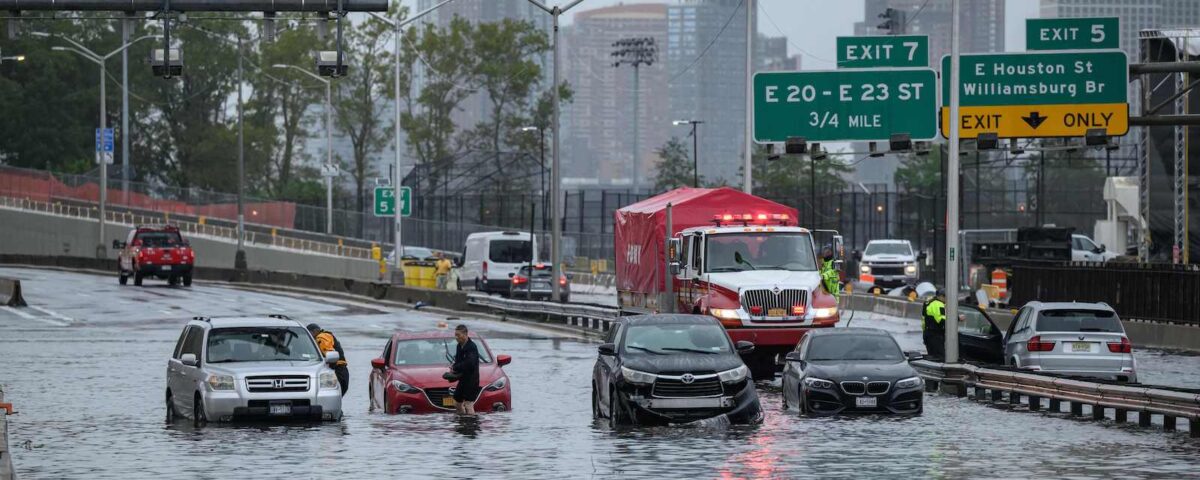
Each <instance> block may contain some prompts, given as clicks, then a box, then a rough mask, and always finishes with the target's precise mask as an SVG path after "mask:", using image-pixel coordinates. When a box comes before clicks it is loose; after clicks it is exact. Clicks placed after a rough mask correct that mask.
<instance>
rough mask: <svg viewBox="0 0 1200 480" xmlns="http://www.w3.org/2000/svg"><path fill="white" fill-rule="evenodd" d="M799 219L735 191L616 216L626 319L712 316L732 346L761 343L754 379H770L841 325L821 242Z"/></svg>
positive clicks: (687, 196)
mask: <svg viewBox="0 0 1200 480" xmlns="http://www.w3.org/2000/svg"><path fill="white" fill-rule="evenodd" d="M668 205H669V207H668ZM796 219H797V211H796V210H795V209H793V208H790V207H787V206H784V205H780V204H778V203H775V202H772V201H769V200H766V199H762V198H759V197H755V196H753V195H749V194H746V193H742V192H741V191H738V190H734V189H731V188H717V189H706V188H681V189H677V190H672V191H670V192H667V193H664V194H662V195H658V196H656V197H652V198H649V199H646V200H643V201H641V202H638V203H635V204H633V205H629V206H627V207H624V208H622V209H620V210H617V211H616V213H615V223H614V224H615V225H616V236H615V241H616V245H615V247H616V250H615V253H616V267H617V291H618V295H619V302H620V306H621V310H622V313H623V314H641V313H661V312H676V313H698V314H704V315H712V316H713V317H716V318H717V319H718V320H720V322H721V324H722V325H724V326H725V329H726V331H728V332H729V336H730V338H732V339H733V340H734V341H739V340H748V341H751V342H754V345H755V351H754V353H753V354H751V355H750V356H748V357H747V358H745V361H746V364H747V365H748V366H749V367H750V368H751V370H752V372H753V373H754V376H755V377H756V378H770V377H772V376H773V375H774V374H775V372H776V371H778V369H779V362H778V359H779V358H782V356H783V355H784V354H786V353H787V352H788V351H791V350H792V349H793V348H795V347H796V345H797V344H798V343H799V342H800V339H801V338H802V337H803V336H804V333H805V332H806V331H808V330H809V329H811V328H825V327H832V326H834V324H836V323H837V322H838V310H837V305H838V301H837V297H835V296H833V295H831V294H829V293H828V292H826V291H825V290H824V289H823V288H821V286H820V285H821V277H820V274H819V273H818V269H819V261H818V256H817V253H816V251H817V250H816V246H815V245H814V243H813V232H812V231H810V230H808V229H806V228H801V227H798V226H796ZM667 278H669V279H670V282H669V283H668V282H665V281H664V279H667Z"/></svg>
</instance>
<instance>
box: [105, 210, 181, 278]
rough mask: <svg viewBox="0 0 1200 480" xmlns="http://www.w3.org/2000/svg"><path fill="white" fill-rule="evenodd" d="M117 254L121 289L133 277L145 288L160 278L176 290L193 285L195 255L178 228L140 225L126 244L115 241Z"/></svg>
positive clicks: (127, 238)
mask: <svg viewBox="0 0 1200 480" xmlns="http://www.w3.org/2000/svg"><path fill="white" fill-rule="evenodd" d="M113 249H115V250H118V253H117V280H118V281H119V282H120V283H121V285H125V284H126V283H127V282H128V281H129V277H133V284H134V285H138V286H141V284H142V279H144V278H145V277H157V278H161V279H164V280H166V281H167V283H169V284H171V285H172V286H174V285H178V284H180V283H183V285H184V286H185V287H190V286H191V285H192V267H193V265H195V263H196V255H195V252H194V251H192V247H191V245H190V244H189V243H188V241H187V240H185V239H184V238H183V236H182V235H180V233H179V227H176V226H174V225H139V226H137V227H135V228H133V229H132V230H130V231H129V234H128V235H127V236H126V237H125V241H123V242H122V241H120V240H113Z"/></svg>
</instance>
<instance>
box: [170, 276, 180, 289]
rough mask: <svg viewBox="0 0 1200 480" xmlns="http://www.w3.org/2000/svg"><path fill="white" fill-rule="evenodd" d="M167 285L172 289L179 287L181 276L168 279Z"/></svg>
mask: <svg viewBox="0 0 1200 480" xmlns="http://www.w3.org/2000/svg"><path fill="white" fill-rule="evenodd" d="M167 285H170V286H172V287H175V286H178V285H179V276H178V275H171V276H169V277H167Z"/></svg>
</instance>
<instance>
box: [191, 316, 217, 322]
mask: <svg viewBox="0 0 1200 480" xmlns="http://www.w3.org/2000/svg"><path fill="white" fill-rule="evenodd" d="M192 320H195V321H197V322H209V323H212V319H211V318H208V317H205V316H200V315H197V316H195V317H192Z"/></svg>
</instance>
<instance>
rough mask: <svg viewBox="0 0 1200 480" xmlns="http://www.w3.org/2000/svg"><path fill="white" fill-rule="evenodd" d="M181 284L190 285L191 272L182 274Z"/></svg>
mask: <svg viewBox="0 0 1200 480" xmlns="http://www.w3.org/2000/svg"><path fill="white" fill-rule="evenodd" d="M183 286H185V287H190V286H192V274H190V273H189V274H187V275H184V276H183Z"/></svg>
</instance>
